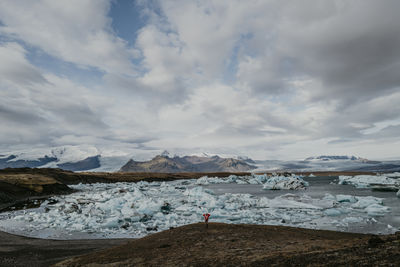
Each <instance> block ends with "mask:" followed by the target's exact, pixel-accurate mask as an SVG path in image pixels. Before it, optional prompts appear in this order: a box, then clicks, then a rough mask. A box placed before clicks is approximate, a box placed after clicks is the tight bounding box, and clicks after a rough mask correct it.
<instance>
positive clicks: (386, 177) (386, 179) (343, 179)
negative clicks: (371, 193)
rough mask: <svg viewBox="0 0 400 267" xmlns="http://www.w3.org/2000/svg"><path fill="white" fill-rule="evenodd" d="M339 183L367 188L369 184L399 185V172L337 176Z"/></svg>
mask: <svg viewBox="0 0 400 267" xmlns="http://www.w3.org/2000/svg"><path fill="white" fill-rule="evenodd" d="M339 184H342V185H344V184H351V185H354V186H355V187H356V188H369V187H371V186H376V185H380V186H392V187H400V173H398V172H397V173H390V174H382V175H356V176H343V175H341V176H339Z"/></svg>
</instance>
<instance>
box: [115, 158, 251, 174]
mask: <svg viewBox="0 0 400 267" xmlns="http://www.w3.org/2000/svg"><path fill="white" fill-rule="evenodd" d="M255 168H256V167H255V166H253V165H250V164H248V163H247V162H245V161H244V160H240V159H233V158H221V157H218V156H213V157H198V156H185V157H173V158H170V157H168V156H167V155H163V156H161V155H159V156H156V157H154V158H153V159H152V160H149V161H144V162H139V161H134V160H132V159H131V160H129V161H128V162H127V163H126V164H125V165H124V166H122V168H121V170H120V171H121V172H164V173H176V172H246V171H249V170H252V169H255Z"/></svg>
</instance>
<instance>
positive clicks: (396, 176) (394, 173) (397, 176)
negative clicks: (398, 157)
mask: <svg viewBox="0 0 400 267" xmlns="http://www.w3.org/2000/svg"><path fill="white" fill-rule="evenodd" d="M385 176H387V177H390V178H400V172H393V173H386V174H385Z"/></svg>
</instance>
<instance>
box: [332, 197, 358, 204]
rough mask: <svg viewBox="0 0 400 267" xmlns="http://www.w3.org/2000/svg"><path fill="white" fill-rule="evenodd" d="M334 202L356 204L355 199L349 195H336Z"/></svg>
mask: <svg viewBox="0 0 400 267" xmlns="http://www.w3.org/2000/svg"><path fill="white" fill-rule="evenodd" d="M336 200H337V201H339V202H350V203H355V202H357V200H356V198H355V197H354V196H351V195H336Z"/></svg>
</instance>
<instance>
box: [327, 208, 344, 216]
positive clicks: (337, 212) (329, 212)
mask: <svg viewBox="0 0 400 267" xmlns="http://www.w3.org/2000/svg"><path fill="white" fill-rule="evenodd" d="M324 213H325V214H326V215H328V216H340V215H342V213H341V212H340V210H338V209H327V210H325V211H324Z"/></svg>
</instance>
